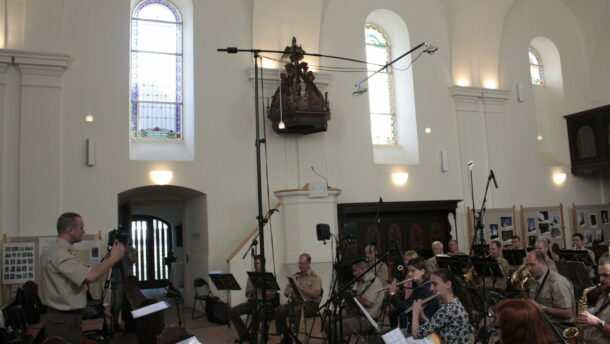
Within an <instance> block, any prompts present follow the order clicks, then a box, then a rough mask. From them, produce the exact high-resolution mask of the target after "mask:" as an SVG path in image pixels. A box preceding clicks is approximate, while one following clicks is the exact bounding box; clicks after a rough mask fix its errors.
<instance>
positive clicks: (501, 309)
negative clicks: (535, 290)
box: [496, 299, 556, 344]
mask: <svg viewBox="0 0 610 344" xmlns="http://www.w3.org/2000/svg"><path fill="white" fill-rule="evenodd" d="M496 333H497V334H498V337H499V338H500V343H501V344H524V343H528V344H530V343H531V344H548V343H555V342H556V338H555V336H554V335H553V332H552V331H551V328H550V327H549V324H547V322H546V321H545V320H544V319H543V318H542V315H541V314H540V310H539V309H538V308H537V307H536V305H534V304H533V303H532V302H531V301H530V300H527V299H506V300H502V301H500V302H499V303H498V305H497V306H496Z"/></svg>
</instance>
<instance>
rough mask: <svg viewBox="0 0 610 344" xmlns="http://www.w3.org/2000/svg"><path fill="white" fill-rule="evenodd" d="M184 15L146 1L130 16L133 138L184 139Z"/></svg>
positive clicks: (155, 0)
mask: <svg viewBox="0 0 610 344" xmlns="http://www.w3.org/2000/svg"><path fill="white" fill-rule="evenodd" d="M182 68H183V58H182V15H181V13H180V11H178V9H177V8H176V6H174V5H173V4H172V3H171V2H169V1H164V0H144V1H142V2H140V3H139V4H138V5H137V6H136V7H135V9H134V11H133V14H132V18H131V137H132V138H156V139H180V140H182V139H183V130H182V129H183V128H182V119H183V103H182V98H183V94H182Z"/></svg>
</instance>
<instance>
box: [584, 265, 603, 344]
mask: <svg viewBox="0 0 610 344" xmlns="http://www.w3.org/2000/svg"><path fill="white" fill-rule="evenodd" d="M597 272H598V273H599V281H600V282H601V284H602V286H603V287H604V292H603V293H602V295H601V296H600V297H599V299H597V303H596V304H595V308H593V310H591V313H589V312H588V311H586V312H582V313H580V314H579V315H578V323H579V324H580V325H582V326H585V327H586V328H585V333H584V335H585V342H586V343H591V344H610V324H608V322H610V296H609V294H608V293H609V292H610V257H603V258H601V259H600V260H599V265H598V267H597Z"/></svg>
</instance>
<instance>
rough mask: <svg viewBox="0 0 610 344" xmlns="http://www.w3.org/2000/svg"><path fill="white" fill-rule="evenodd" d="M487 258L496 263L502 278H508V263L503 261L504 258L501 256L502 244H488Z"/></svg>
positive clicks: (497, 242) (494, 242) (496, 241)
mask: <svg viewBox="0 0 610 344" xmlns="http://www.w3.org/2000/svg"><path fill="white" fill-rule="evenodd" d="M489 256H490V257H491V258H493V259H495V260H496V262H498V265H499V266H500V270H501V271H502V273H503V274H504V276H508V274H509V273H510V264H508V261H507V260H506V259H504V256H503V255H502V244H501V243H500V242H499V241H498V240H493V241H492V242H491V243H490V244H489Z"/></svg>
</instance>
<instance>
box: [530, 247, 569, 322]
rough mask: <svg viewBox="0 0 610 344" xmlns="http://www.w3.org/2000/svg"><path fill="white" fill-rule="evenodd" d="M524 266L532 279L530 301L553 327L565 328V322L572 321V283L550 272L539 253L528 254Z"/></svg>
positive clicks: (542, 255)
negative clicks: (551, 322) (546, 317)
mask: <svg viewBox="0 0 610 344" xmlns="http://www.w3.org/2000/svg"><path fill="white" fill-rule="evenodd" d="M525 265H526V266H527V270H528V271H529V272H530V274H531V275H532V276H533V277H534V281H533V283H532V285H531V287H530V299H531V300H532V302H534V304H535V305H536V306H538V307H539V308H540V310H541V311H542V312H544V313H545V314H547V315H548V316H549V319H550V320H551V321H553V323H554V324H555V325H558V327H559V328H565V327H566V326H567V324H566V323H565V322H573V321H574V307H575V300H574V287H573V286H572V282H570V281H568V280H567V279H566V278H565V277H563V276H562V275H560V274H558V273H557V272H554V271H552V270H550V269H549V268H548V266H547V265H546V258H545V255H544V253H542V252H541V251H531V252H529V253H528V255H527V257H526V258H525Z"/></svg>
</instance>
